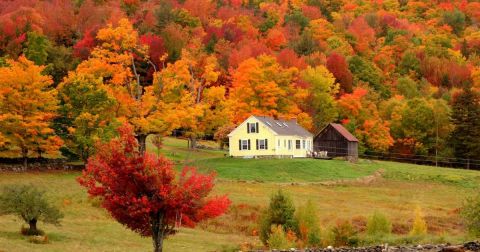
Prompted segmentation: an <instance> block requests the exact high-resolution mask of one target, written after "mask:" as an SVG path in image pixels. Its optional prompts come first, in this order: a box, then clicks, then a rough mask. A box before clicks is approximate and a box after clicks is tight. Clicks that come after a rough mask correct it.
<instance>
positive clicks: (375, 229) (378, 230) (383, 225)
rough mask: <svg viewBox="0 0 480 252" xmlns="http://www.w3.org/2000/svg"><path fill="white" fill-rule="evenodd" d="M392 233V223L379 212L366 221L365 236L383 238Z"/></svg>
mask: <svg viewBox="0 0 480 252" xmlns="http://www.w3.org/2000/svg"><path fill="white" fill-rule="evenodd" d="M390 233H392V223H390V221H389V220H388V219H387V217H386V216H385V215H383V214H382V213H380V212H375V213H373V215H372V216H371V217H370V218H369V219H368V222H367V234H368V235H371V236H384V235H389V234H390Z"/></svg>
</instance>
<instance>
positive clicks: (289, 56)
mask: <svg viewBox="0 0 480 252" xmlns="http://www.w3.org/2000/svg"><path fill="white" fill-rule="evenodd" d="M277 61H278V63H280V65H282V66H283V67H285V68H289V67H296V68H298V69H305V68H307V63H306V62H305V60H304V58H303V57H299V56H297V54H296V53H295V52H294V51H293V50H292V49H290V48H285V49H283V50H282V51H281V52H280V53H279V54H278V55H277Z"/></svg>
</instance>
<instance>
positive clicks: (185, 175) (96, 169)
mask: <svg viewBox="0 0 480 252" xmlns="http://www.w3.org/2000/svg"><path fill="white" fill-rule="evenodd" d="M118 131H119V135H120V136H119V137H118V138H116V139H113V140H111V141H110V142H108V143H105V144H100V146H99V148H98V152H97V154H95V155H94V156H93V157H91V158H90V159H89V161H88V163H87V167H86V169H85V170H84V171H83V174H82V176H81V177H79V178H78V181H79V183H80V184H81V185H82V186H84V187H86V188H87V190H88V193H89V194H90V196H92V197H100V199H101V200H102V206H103V207H104V208H105V209H107V210H108V212H109V213H110V214H111V215H112V216H113V217H114V218H115V219H116V220H117V221H118V222H120V223H121V224H123V225H125V226H127V227H128V228H130V229H131V230H133V231H135V232H137V233H140V234H141V235H143V236H151V235H152V226H151V225H152V218H153V217H152V216H163V218H162V219H161V223H160V225H161V227H162V229H165V230H167V231H168V232H167V234H172V233H173V232H174V229H175V227H177V226H179V222H180V219H183V220H186V223H185V222H184V223H183V224H184V225H185V224H187V225H188V226H193V225H194V224H195V223H196V222H198V221H200V220H202V219H205V218H211V217H216V216H218V215H221V214H222V213H224V212H225V211H226V210H227V208H228V206H229V205H230V200H229V199H228V198H227V197H226V196H223V197H216V198H207V196H208V195H209V193H210V192H211V190H212V189H213V186H214V183H213V182H214V175H213V174H209V175H204V174H199V173H197V172H196V170H195V168H192V167H185V168H184V169H183V171H182V172H181V174H180V176H179V178H178V179H175V170H174V164H173V163H172V162H171V161H170V160H168V159H166V158H164V157H156V156H154V155H151V154H148V153H144V154H142V153H141V152H140V151H139V150H138V143H137V141H136V139H135V137H134V135H133V131H132V127H130V126H128V125H123V126H122V127H120V128H119V129H118Z"/></svg>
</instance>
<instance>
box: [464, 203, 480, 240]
mask: <svg viewBox="0 0 480 252" xmlns="http://www.w3.org/2000/svg"><path fill="white" fill-rule="evenodd" d="M462 217H463V219H464V222H465V225H466V226H467V228H468V231H469V232H470V234H471V235H473V236H475V237H480V194H478V195H477V196H475V197H470V198H468V199H467V200H466V201H465V203H464V205H463V209H462Z"/></svg>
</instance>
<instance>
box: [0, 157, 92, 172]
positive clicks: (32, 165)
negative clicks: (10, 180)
mask: <svg viewBox="0 0 480 252" xmlns="http://www.w3.org/2000/svg"><path fill="white" fill-rule="evenodd" d="M83 168H85V165H83V164H72V163H68V162H66V160H64V159H29V160H28V168H27V169H25V167H24V166H23V160H21V159H5V158H2V159H0V172H7V171H9V172H25V171H55V170H65V171H66V170H82V169H83Z"/></svg>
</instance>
